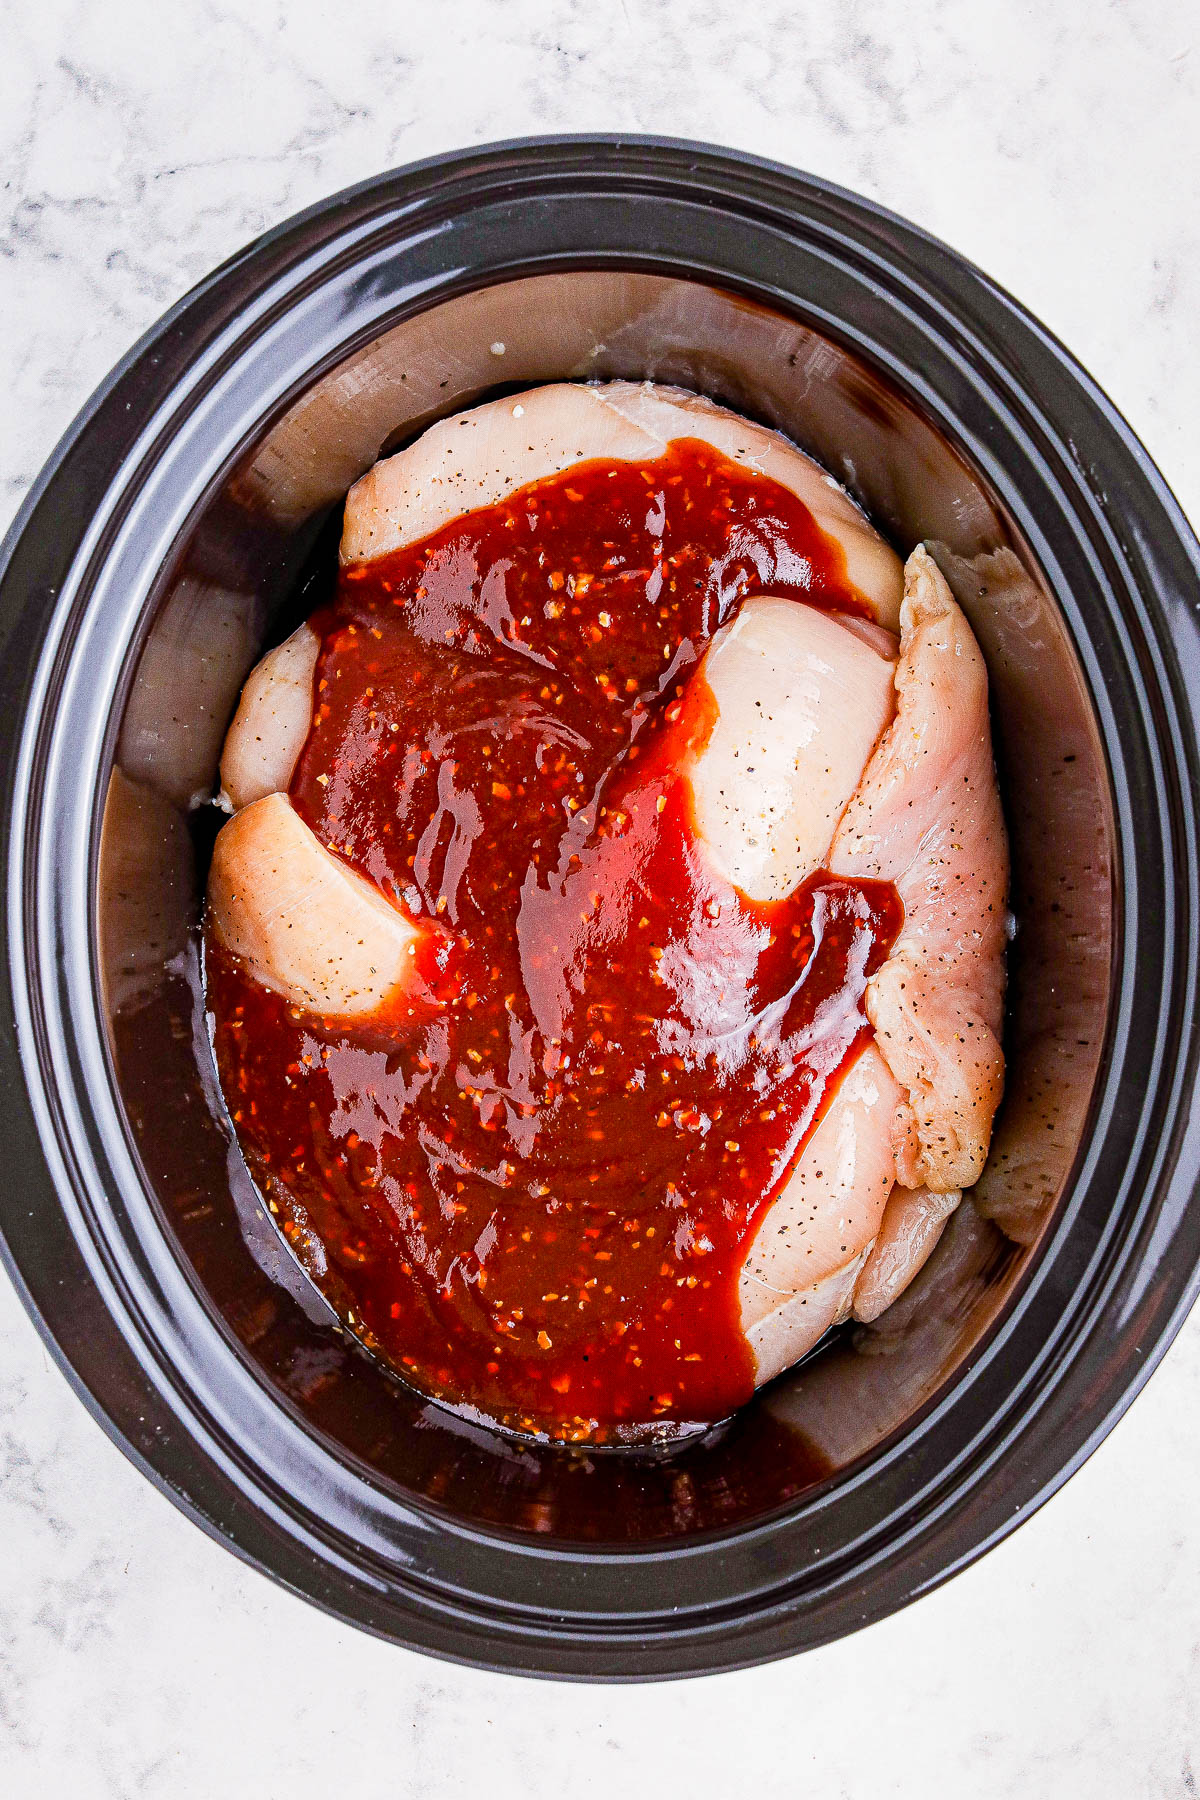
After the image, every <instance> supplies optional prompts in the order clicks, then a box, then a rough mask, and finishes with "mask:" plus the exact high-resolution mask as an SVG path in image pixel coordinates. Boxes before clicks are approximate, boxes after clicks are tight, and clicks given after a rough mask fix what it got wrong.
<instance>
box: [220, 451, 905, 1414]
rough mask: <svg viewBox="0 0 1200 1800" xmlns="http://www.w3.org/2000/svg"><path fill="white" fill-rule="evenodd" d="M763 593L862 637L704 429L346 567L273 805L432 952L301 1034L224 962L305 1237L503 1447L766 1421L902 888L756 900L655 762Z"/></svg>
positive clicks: (229, 1057)
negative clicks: (809, 1230)
mask: <svg viewBox="0 0 1200 1800" xmlns="http://www.w3.org/2000/svg"><path fill="white" fill-rule="evenodd" d="M768 587H769V588H770V589H771V591H772V592H774V593H778V594H790V595H793V596H794V597H795V598H796V600H797V601H798V602H809V603H812V604H817V605H820V606H823V607H828V608H836V609H838V610H842V611H847V612H854V613H860V614H861V613H862V612H863V611H864V608H863V606H862V603H861V600H860V599H859V597H858V596H857V594H856V593H855V591H854V590H853V589H852V588H850V587H849V586H848V585H847V582H846V577H845V573H844V559H843V557H842V553H841V551H840V549H839V547H838V546H837V545H836V544H834V543H832V542H831V541H830V540H829V539H828V538H827V537H825V535H824V534H823V533H822V532H821V531H820V530H819V528H818V527H817V525H816V524H815V522H814V521H813V519H812V516H811V514H810V513H809V512H808V510H807V508H805V507H804V506H803V504H802V503H801V502H800V501H799V500H797V499H796V498H795V497H794V496H793V495H792V494H791V493H789V492H788V491H787V490H786V489H784V488H782V487H781V486H779V485H778V484H776V483H775V482H773V481H770V480H768V479H767V478H765V477H763V476H760V475H757V474H754V473H753V472H749V471H747V470H745V469H743V468H741V467H740V466H738V465H737V464H735V463H733V462H730V461H728V460H727V459H725V458H723V457H721V456H720V455H719V454H717V453H716V452H714V451H712V450H711V449H709V448H708V447H707V446H705V445H702V444H700V443H698V442H695V441H691V440H688V441H684V442H677V443H675V444H672V445H671V446H670V447H669V449H668V451H667V452H666V454H665V455H664V456H662V457H661V458H659V459H657V460H656V461H654V462H650V463H646V464H629V463H591V464H583V465H578V466H576V467H574V468H572V469H571V470H569V471H567V472H566V473H564V474H562V475H557V476H553V477H551V478H549V479H547V480H544V481H541V482H537V483H535V484H533V485H531V486H530V487H527V488H525V489H522V490H521V491H519V492H518V493H516V494H514V495H513V496H511V497H510V498H509V499H508V500H506V501H504V502H501V503H500V504H497V505H494V506H491V507H488V508H485V509H482V510H480V511H479V512H476V513H472V514H469V515H467V516H465V517H463V518H461V519H458V520H456V521H455V522H454V523H452V524H451V525H448V526H446V527H445V528H444V529H442V530H441V531H439V532H437V533H436V534H435V535H433V536H431V537H429V538H427V539H425V540H424V541H423V542H422V543H420V544H417V545H414V546H411V547H409V548H406V549H404V550H402V551H399V552H397V553H395V554H393V555H390V556H388V557H385V558H381V559H379V560H377V561H374V562H371V563H368V564H363V565H358V566H353V567H350V568H347V569H344V570H343V571H342V573H341V575H340V578H339V582H338V587H337V592H336V595H335V597H334V599H333V601H332V603H331V604H330V605H329V606H328V607H326V608H324V609H323V610H321V611H320V612H318V613H317V614H316V615H314V617H313V619H312V621H311V623H312V625H313V628H314V630H316V631H317V633H318V634H319V636H320V637H321V640H322V649H321V654H320V658H319V661H318V665H317V671H316V690H315V702H316V711H315V718H314V723H313V727H312V730H311V733H310V735H309V738H308V741H307V744H306V746H305V749H304V751H303V754H302V756H301V758H300V761H299V763H298V765H297V767H296V771H295V775H294V778H293V782H292V787H291V798H292V802H293V804H294V805H295V807H296V808H297V810H298V812H299V813H300V815H301V816H302V818H304V819H305V820H306V822H307V823H308V824H309V825H310V826H311V827H312V828H313V830H314V831H315V832H316V833H317V835H318V836H319V837H320V839H321V841H322V842H323V843H325V844H326V845H327V846H328V847H329V848H330V849H331V850H333V851H334V852H335V853H336V854H338V855H339V856H341V857H343V858H344V859H345V860H346V861H347V862H348V863H349V864H351V865H352V866H353V867H354V868H355V869H357V870H359V871H360V872H361V873H363V874H364V875H366V876H368V877H369V878H371V879H372V880H373V881H374V882H375V883H376V884H377V885H378V886H379V887H380V889H381V890H383V891H384V892H385V893H387V894H389V895H391V896H393V897H394V898H396V899H398V901H399V904H400V905H401V907H402V908H403V910H404V912H405V913H406V915H407V916H408V917H410V918H411V919H413V920H414V921H416V922H417V923H418V924H420V925H421V926H422V928H423V931H424V939H423V942H422V944H421V946H420V948H419V951H418V955H417V956H416V958H415V959H414V977H413V985H412V988H411V991H409V992H407V993H406V994H405V995H404V996H403V997H402V998H399V999H397V1001H396V1002H395V1004H394V1005H392V1006H391V1007H390V1008H389V1009H388V1010H387V1012H386V1014H381V1015H376V1016H375V1017H374V1018H372V1019H371V1021H370V1022H369V1023H363V1024H355V1025H347V1024H346V1023H345V1022H340V1021H322V1020H321V1019H319V1018H316V1017H313V1016H312V1015H310V1014H305V1013H301V1012H299V1011H298V1010H297V1009H295V1008H293V1007H292V1006H291V1005H290V1004H289V1003H288V1002H287V1001H285V1000H283V999H282V998H281V997H280V996H278V995H277V994H275V993H272V992H270V991H268V990H266V989H264V988H262V987H260V986H259V985H258V984H256V983H254V982H252V981H251V980H250V979H249V978H248V976H247V975H246V974H245V973H244V971H243V969H242V968H241V966H240V965H239V964H238V963H237V961H236V959H235V958H233V957H231V956H230V955H229V953H228V952H227V951H225V950H224V949H222V948H221V947H220V946H219V945H217V944H216V943H214V942H212V941H211V940H210V942H209V945H208V949H207V981H208V1002H209V1006H210V1009H211V1013H212V1015H213V1023H214V1044H215V1049H216V1056H217V1062H218V1068H219V1071H220V1076H221V1081H222V1086H223V1089H224V1093H225V1096H226V1100H227V1103H228V1106H229V1109H230V1113H231V1115H232V1118H233V1121H234V1124H235V1127H236V1129H237V1133H238V1137H239V1140H240V1142H241V1145H242V1148H243V1151H244V1153H245V1155H246V1158H247V1161H248V1163H249V1166H250V1168H251V1170H252V1172H253V1174H254V1175H255V1177H256V1179H257V1180H258V1182H259V1185H260V1187H261V1188H262V1190H263V1192H264V1194H265V1195H266V1197H267V1199H268V1202H269V1204H270V1205H271V1208H272V1210H273V1211H274V1212H275V1213H276V1215H277V1216H279V1217H280V1219H281V1221H282V1226H283V1230H284V1232H285V1233H286V1235H287V1237H288V1240H289V1242H290V1243H291V1245H292V1247H293V1249H294V1250H295V1252H296V1253H297V1255H298V1256H299V1257H300V1258H301V1260H302V1261H303V1263H304V1264H305V1266H306V1267H307V1268H308V1270H309V1272H310V1273H311V1274H312V1275H313V1277H314V1279H315V1280H316V1281H317V1283H318V1285H320V1286H321V1287H322V1288H323V1289H324V1291H325V1292H326V1294H327V1295H328V1297H329V1298H330V1300H331V1301H332V1303H333V1304H334V1306H335V1307H336V1308H337V1310H338V1311H339V1313H340V1314H341V1316H342V1317H343V1318H344V1319H345V1320H346V1322H347V1323H348V1324H349V1325H350V1327H351V1329H353V1330H354V1331H355V1332H356V1333H357V1334H358V1335H359V1336H360V1337H361V1338H362V1339H363V1341H364V1342H365V1343H366V1344H367V1345H368V1346H370V1347H371V1348H372V1349H373V1350H375V1351H376V1352H377V1353H378V1354H380V1355H381V1356H382V1357H384V1358H385V1359H386V1360H387V1361H389V1362H390V1363H391V1364H392V1365H393V1366H394V1367H396V1368H397V1369H398V1370H399V1371H400V1372H401V1373H402V1374H404V1375H405V1376H406V1377H407V1378H408V1379H409V1380H410V1381H412V1382H414V1383H415V1384H416V1385H417V1386H418V1387H420V1388H422V1389H424V1390H425V1391H427V1392H428V1393H430V1394H431V1395H434V1396H436V1397H437V1398H439V1399H442V1400H445V1401H446V1402H448V1403H451V1404H455V1405H459V1406H464V1407H469V1408H472V1409H475V1410H477V1411H478V1412H479V1413H481V1414H482V1415H484V1416H486V1417H488V1418H490V1419H492V1420H494V1421H496V1422H497V1423H499V1424H502V1425H504V1426H507V1427H509V1428H511V1429H516V1430H522V1431H527V1432H542V1433H547V1434H549V1435H550V1436H552V1437H558V1438H563V1439H567V1440H584V1439H588V1440H592V1441H597V1442H603V1441H621V1440H626V1439H632V1438H637V1437H639V1436H645V1435H647V1432H648V1431H649V1432H650V1433H651V1434H654V1433H658V1432H663V1433H665V1432H669V1431H670V1430H673V1429H676V1428H679V1427H681V1426H685V1425H695V1424H700V1423H707V1422H711V1421H714V1420H717V1419H720V1418H723V1417H725V1416H727V1415H728V1414H729V1413H730V1412H732V1411H733V1410H734V1409H735V1408H736V1407H737V1406H739V1405H740V1404H742V1403H743V1402H744V1401H745V1400H746V1399H747V1398H748V1397H749V1395H750V1393H751V1392H752V1391H753V1386H754V1370H753V1363H752V1358H751V1355H750V1352H749V1350H748V1348H747V1346H746V1343H745V1340H744V1337H743V1335H742V1331H741V1327H740V1323H739V1316H738V1276H739V1272H740V1269H741V1264H742V1261H743V1259H744V1255H745V1251H746V1248H747V1246H748V1244H749V1241H750V1239H751V1238H752V1236H753V1233H754V1229H755V1226H756V1224H757V1222H758V1220H759V1219H760V1217H761V1214H762V1211H763V1208H764V1206H766V1205H767V1204H768V1203H769V1202H770V1200H771V1198H772V1197H773V1195H774V1194H775V1192H776V1191H777V1189H778V1187H779V1185H780V1183H781V1182H782V1180H783V1179H784V1178H785V1176H786V1175H787V1173H788V1171H789V1169H790V1168H791V1166H792V1164H793V1163H794V1161H795V1159H796V1157H797V1156H798V1154H799V1152H800V1150H801V1148H802V1147H803V1145H804V1143H805V1141H806V1139H807V1137H808V1136H809V1134H810V1133H811V1131H812V1129H813V1127H814V1125H815V1124H816V1122H817V1120H818V1119H819V1117H820V1115H821V1113H822V1111H823V1109H824V1107H825V1106H826V1105H827V1103H828V1102H829V1100H830V1099H831V1097H832V1095H833V1093H834V1092H835V1091H836V1086H837V1083H838V1080H839V1077H840V1075H841V1073H842V1071H843V1070H844V1068H845V1067H846V1065H847V1063H848V1062H849V1061H850V1060H851V1059H852V1058H853V1055H854V1053H855V1052H856V1050H857V1049H858V1048H860V1047H861V1045H862V1043H863V1041H864V1038H865V1036H866V1035H867V1033H868V1032H869V1026H868V1024H867V1020H866V1016H865V1012H864V1010H863V996H864V991H865V987H866V983H867V980H868V978H869V976H870V975H871V974H872V973H873V972H874V970H875V969H876V968H877V967H878V966H879V965H880V963H881V962H882V961H883V960H884V958H885V957H886V955H887V952H888V949H889V946H890V944H891V942H892V940H893V938H894V937H895V935H896V932H897V930H898V928H899V924H900V914H901V909H900V903H899V901H898V899H897V897H896V894H895V891H894V889H893V888H892V887H891V886H890V884H886V883H876V882H854V881H849V880H843V879H837V878H834V877H833V876H830V875H828V874H823V873H822V874H818V875H816V876H814V877H812V878H811V879H810V880H809V881H807V882H806V883H804V885H803V886H802V887H801V888H799V889H798V890H797V891H796V892H795V893H794V894H792V895H791V896H789V897H788V898H787V899H786V900H782V901H775V902H770V903H753V902H750V901H747V900H746V899H744V898H743V897H742V896H741V895H740V894H739V893H738V891H737V890H736V889H734V888H733V887H732V886H730V885H729V884H728V883H727V882H726V881H724V880H723V879H722V878H720V877H719V876H718V875H717V874H715V873H714V871H713V869H712V868H711V867H709V865H708V862H707V860H706V857H705V853H704V848H703V845H702V844H700V843H698V842H697V839H696V833H695V830H694V826H693V822H692V818H691V811H690V790H689V787H688V784H687V782H686V780H685V778H684V777H682V776H681V775H680V774H679V773H678V770H679V767H680V764H681V761H682V759H683V757H684V755H685V754H686V753H687V752H688V750H689V748H690V747H692V746H694V745H695V744H697V743H699V742H702V741H703V739H704V737H705V735H706V733H707V732H708V730H710V729H711V724H712V716H711V715H712V711H713V705H712V701H711V696H710V695H709V694H708V690H707V688H706V684H705V683H704V682H703V680H697V681H695V682H693V683H692V684H691V686H690V687H689V686H688V674H689V671H690V670H691V669H692V666H693V665H694V664H695V662H696V661H697V659H698V658H699V656H700V655H701V654H702V652H703V650H704V647H705V645H706V643H707V642H708V640H709V638H710V637H711V636H712V634H713V633H714V632H715V631H716V630H717V629H718V627H719V626H720V625H722V624H723V623H725V622H726V621H727V620H728V619H729V618H731V617H732V616H733V614H734V612H735V611H736V609H737V606H738V603H739V601H740V599H741V598H742V596H743V595H744V594H745V593H746V592H747V591H751V590H755V589H762V588H768ZM747 778H748V779H753V774H752V771H747Z"/></svg>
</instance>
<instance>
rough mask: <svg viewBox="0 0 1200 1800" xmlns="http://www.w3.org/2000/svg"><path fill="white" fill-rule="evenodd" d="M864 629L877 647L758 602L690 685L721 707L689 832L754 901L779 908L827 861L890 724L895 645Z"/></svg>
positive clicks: (699, 775)
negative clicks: (699, 684) (699, 686)
mask: <svg viewBox="0 0 1200 1800" xmlns="http://www.w3.org/2000/svg"><path fill="white" fill-rule="evenodd" d="M855 623H861V622H860V621H856V622H855ZM867 629H868V630H869V631H873V632H874V634H875V640H876V641H875V644H874V645H872V644H871V643H870V642H864V640H863V638H862V637H861V636H860V635H859V634H858V633H857V632H856V631H854V630H847V629H846V628H845V626H844V625H843V624H842V623H840V622H839V617H838V616H837V615H833V614H830V613H824V612H820V611H819V610H818V609H817V608H816V607H815V606H804V605H798V604H797V603H796V601H794V600H787V599H780V598H777V597H773V596H771V595H767V594H764V595H759V596H754V597H751V598H750V599H749V600H747V601H746V602H745V603H744V604H743V606H742V608H741V611H740V612H739V613H738V615H737V617H736V619H734V620H733V622H732V623H731V624H729V625H727V626H726V627H725V628H724V630H722V631H720V632H718V633H717V636H716V637H715V638H714V639H713V641H712V643H711V645H710V646H709V648H708V651H707V652H706V654H705V657H704V661H703V663H702V665H701V670H700V673H699V674H698V675H697V676H696V677H694V679H696V680H699V681H703V682H706V683H707V685H708V688H709V690H710V691H711V694H712V698H713V700H715V702H716V705H717V720H716V724H715V725H714V727H713V730H712V733H711V735H710V737H709V739H708V742H707V743H706V744H705V745H704V747H703V749H702V750H701V751H700V753H699V755H698V756H697V757H696V760H695V763H694V765H693V767H692V768H691V770H690V777H691V785H692V798H693V804H694V808H695V818H696V828H697V830H698V832H699V835H700V838H701V840H702V842H703V843H704V844H705V846H706V848H707V850H708V853H709V855H710V856H711V858H712V860H713V862H714V863H715V865H716V866H717V868H718V869H719V871H720V872H721V874H723V875H724V876H725V877H726V878H727V879H728V880H730V881H731V882H733V884H734V885H735V886H736V887H738V888H740V889H741V891H742V892H743V893H744V894H746V895H747V896H748V897H749V898H750V899H752V900H777V899H782V898H783V897H784V896H786V895H787V894H790V893H791V892H792V890H793V889H794V888H796V887H798V886H799V885H800V883H801V882H802V881H803V880H805V878H806V877H807V876H809V875H811V874H812V873H813V871H814V870H816V869H819V868H820V867H821V866H822V865H823V864H824V862H825V859H826V857H827V856H828V854H829V845H830V841H831V839H832V837H833V833H834V828H835V826H836V825H837V823H838V820H839V819H840V818H841V816H842V813H843V811H844V810H845V807H846V803H847V801H848V800H849V799H850V796H851V795H852V794H853V792H854V790H855V788H856V787H857V786H858V782H859V779H860V777H861V775H862V772H863V770H864V768H865V767H866V764H867V758H868V757H869V756H870V754H871V752H872V750H873V749H874V747H875V744H876V742H877V740H878V738H879V736H880V733H881V732H882V731H883V730H884V727H885V726H886V725H887V724H888V722H889V720H890V719H891V716H892V710H893V704H894V702H893V669H894V661H893V659H894V657H895V651H896V642H895V639H894V638H892V637H891V636H890V635H889V634H888V633H887V632H885V631H883V630H881V629H880V628H879V627H878V626H868V627H867Z"/></svg>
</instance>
